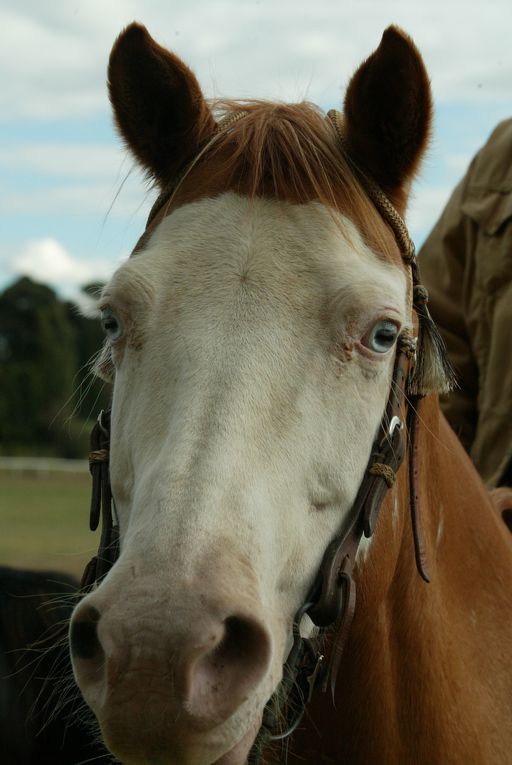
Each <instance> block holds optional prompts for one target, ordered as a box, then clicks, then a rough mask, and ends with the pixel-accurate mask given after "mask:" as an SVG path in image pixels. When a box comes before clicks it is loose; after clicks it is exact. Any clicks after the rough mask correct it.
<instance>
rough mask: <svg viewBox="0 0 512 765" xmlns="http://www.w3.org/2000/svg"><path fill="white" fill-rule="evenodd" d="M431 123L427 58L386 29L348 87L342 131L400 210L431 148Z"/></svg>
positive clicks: (396, 30) (350, 148) (398, 33)
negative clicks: (426, 151)
mask: <svg viewBox="0 0 512 765" xmlns="http://www.w3.org/2000/svg"><path fill="white" fill-rule="evenodd" d="M431 122H432V101H431V94H430V82H429V78H428V75H427V71H426V69H425V65H424V63H423V59H422V58H421V56H420V54H419V52H418V50H417V48H416V46H415V45H414V43H413V42H412V40H411V39H410V37H408V36H407V35H406V34H405V33H404V32H402V30H401V29H399V28H398V27H395V26H391V27H388V28H387V29H386V31H385V32H384V34H383V35H382V40H381V42H380V45H379V47H378V48H377V50H376V51H375V52H374V53H372V55H371V56H370V57H369V58H367V59H366V61H364V62H363V63H362V64H361V66H360V67H359V69H358V70H357V71H356V73H355V74H354V76H353V77H352V79H351V81H350V83H349V86H348V89H347V93H346V96H345V106H344V130H345V139H346V148H347V151H348V153H349V155H350V156H351V157H352V158H353V159H354V161H355V163H356V164H357V165H358V166H359V167H360V168H361V169H362V170H363V171H365V172H366V173H367V174H368V175H370V176H371V177H372V178H373V180H374V181H376V182H377V183H378V184H379V186H380V187H381V188H382V189H383V191H385V192H386V193H387V194H388V196H389V197H390V198H391V200H392V201H393V202H394V203H395V205H396V206H397V207H398V208H399V209H400V208H402V209H403V207H404V205H405V201H406V198H407V193H408V190H409V185H410V181H411V180H412V178H413V177H414V175H415V173H416V172H417V170H418V168H419V164H420V162H421V159H422V157H423V154H424V152H425V150H426V148H427V144H428V140H429V137H430V129H431Z"/></svg>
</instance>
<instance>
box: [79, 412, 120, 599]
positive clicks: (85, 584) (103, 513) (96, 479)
mask: <svg viewBox="0 0 512 765" xmlns="http://www.w3.org/2000/svg"><path fill="white" fill-rule="evenodd" d="M109 449H110V409H108V410H102V411H101V412H100V413H99V415H98V419H97V420H96V424H95V425H94V428H93V430H92V433H91V451H90V453H89V471H90V473H91V476H92V494H91V509H90V516H89V528H90V529H91V531H96V529H97V528H98V525H99V522H100V518H101V524H102V525H101V538H100V543H99V547H98V554H97V555H96V556H95V557H94V558H92V560H90V561H89V563H88V564H87V566H86V568H85V571H84V573H83V576H82V583H81V586H82V589H83V590H90V589H91V588H92V587H93V586H94V585H95V584H96V583H97V582H100V581H101V580H102V579H103V578H104V577H105V576H106V575H107V574H108V572H109V571H110V569H111V568H112V566H113V565H114V563H115V561H116V559H117V557H118V555H119V533H118V527H117V525H115V524H114V518H113V507H112V504H113V503H112V491H111V488H110V471H109Z"/></svg>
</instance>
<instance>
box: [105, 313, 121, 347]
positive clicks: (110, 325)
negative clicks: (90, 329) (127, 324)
mask: <svg viewBox="0 0 512 765" xmlns="http://www.w3.org/2000/svg"><path fill="white" fill-rule="evenodd" d="M101 326H102V327H103V331H104V333H105V334H106V336H107V337H108V339H109V340H111V341H112V342H114V341H115V340H119V338H120V337H121V335H122V334H123V325H122V324H121V322H120V321H119V319H118V318H117V316H116V315H115V314H114V313H113V312H112V311H111V310H110V308H103V309H102V311H101Z"/></svg>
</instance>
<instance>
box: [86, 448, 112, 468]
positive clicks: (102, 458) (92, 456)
mask: <svg viewBox="0 0 512 765" xmlns="http://www.w3.org/2000/svg"><path fill="white" fill-rule="evenodd" d="M108 456H109V455H108V449H97V450H96V451H93V452H89V465H93V464H95V463H97V462H108Z"/></svg>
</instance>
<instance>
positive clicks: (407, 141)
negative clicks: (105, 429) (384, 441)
mask: <svg viewBox="0 0 512 765" xmlns="http://www.w3.org/2000/svg"><path fill="white" fill-rule="evenodd" d="M109 86H110V97H111V101H112V105H113V110H114V114H115V119H116V122H117V125H118V128H119V130H120V133H121V135H122V137H123V138H124V140H125V142H126V144H127V146H128V148H129V149H130V151H131V152H132V154H133V156H134V157H135V158H136V160H138V162H139V163H140V164H141V165H142V166H143V168H144V169H145V170H146V171H147V173H148V175H149V176H150V177H151V178H152V179H153V180H154V182H155V183H156V185H157V187H158V189H159V192H160V193H159V198H158V201H157V203H156V205H155V207H154V209H153V211H152V214H151V215H150V219H149V221H148V226H147V228H146V231H145V232H144V234H143V236H142V237H141V239H140V241H139V242H138V244H137V246H136V247H135V249H134V251H133V253H132V256H131V257H130V258H129V260H128V261H127V262H126V263H124V264H123V265H122V266H121V267H120V268H119V269H118V270H117V272H116V273H115V274H114V276H113V277H112V279H111V280H110V282H109V283H108V284H107V286H106V287H105V289H104V291H103V294H102V297H101V300H100V306H99V307H100V309H101V312H102V321H103V325H104V328H105V332H106V335H107V340H106V346H105V350H104V353H103V355H102V358H101V361H100V363H99V364H98V373H99V374H101V375H103V376H106V377H108V378H109V379H112V380H113V401H112V414H111V453H110V482H111V486H112V494H113V498H114V502H115V513H116V522H117V524H118V529H119V535H120V554H119V557H118V559H117V561H116V562H115V565H113V567H112V568H111V570H110V571H109V573H108V574H107V576H106V577H105V578H103V579H102V581H101V582H100V583H99V585H98V586H97V587H95V588H94V589H93V590H92V591H91V592H89V594H87V595H86V597H84V599H83V600H82V601H81V603H80V604H79V605H78V607H77V608H76V610H75V614H74V617H73V624H72V631H71V637H72V651H73V662H74V669H75V674H76V677H77V680H78V683H79V685H80V688H81V690H82V692H83V694H84V697H85V699H86V701H87V702H88V704H89V705H90V706H91V707H92V709H93V711H94V713H95V715H96V717H97V719H98V721H99V724H100V726H101V729H102V733H103V736H104V738H105V741H106V743H107V745H108V746H109V748H110V749H111V751H112V752H113V753H114V754H115V755H116V756H117V757H119V758H120V759H121V760H122V761H123V762H124V763H126V765H142V763H152V765H168V764H170V763H176V764H178V763H179V765H212V763H216V764H217V765H241V764H242V763H244V762H245V761H246V759H247V756H248V753H249V751H250V749H251V747H252V745H253V742H254V740H255V737H256V735H257V733H258V730H259V729H260V726H261V725H262V718H263V715H264V710H265V707H266V705H267V703H268V700H269V699H270V698H271V697H272V696H273V694H274V693H275V692H276V689H278V687H279V684H280V682H281V680H282V677H283V666H284V665H285V663H286V660H287V657H288V656H289V654H290V650H291V647H292V645H293V640H294V630H295V631H296V630H297V624H296V621H297V614H298V613H299V612H301V609H302V607H303V606H304V604H305V602H306V601H307V598H308V595H309V593H310V592H311V590H312V587H314V584H315V581H316V578H317V572H318V570H319V567H320V565H321V562H322V559H323V557H324V553H325V550H326V548H327V547H328V546H329V544H330V543H331V542H332V540H333V539H335V538H336V537H337V535H339V533H340V530H342V529H343V528H344V527H345V525H346V524H347V522H348V519H349V517H350V513H351V508H352V507H353V505H354V501H355V500H356V497H357V495H358V490H359V487H360V485H361V482H362V480H363V477H364V474H365V470H366V468H367V465H368V460H369V457H370V452H371V450H372V444H373V443H374V441H375V437H376V434H377V433H378V431H379V427H380V425H381V421H382V418H383V415H384V413H385V410H386V403H387V401H388V399H389V396H390V388H391V387H392V377H393V369H394V363H395V355H396V347H397V339H398V338H399V337H400V336H403V335H404V334H409V336H410V337H414V335H415V334H416V330H417V320H416V319H415V312H414V311H413V284H412V281H411V278H410V266H409V264H408V263H404V260H403V257H402V253H401V251H400V247H399V246H398V245H397V239H396V235H395V233H394V231H393V228H392V227H390V226H389V225H388V222H386V221H385V220H384V218H383V216H382V214H381V213H380V212H379V211H378V210H377V209H376V206H375V204H374V202H372V200H371V199H370V197H369V196H368V190H367V188H366V187H365V183H364V182H363V181H362V180H361V179H362V178H371V181H372V183H373V184H375V185H376V186H377V187H378V188H379V189H380V190H381V191H382V192H383V193H384V194H385V195H386V197H387V198H388V199H389V200H390V202H391V206H392V208H394V209H395V210H396V211H397V212H398V213H399V214H403V212H404V210H405V207H406V203H407V197H408V193H409V188H410V184H411V181H412V179H413V177H414V175H415V174H416V172H417V169H418V167H419V164H420V161H421V158H422V156H423V153H424V151H425V148H426V145H427V142H428V137H429V131H430V123H431V102H430V90H429V83H428V77H427V75H426V72H425V68H424V65H423V62H422V60H421V57H420V55H419V53H418V51H417V50H416V48H415V46H414V44H413V43H412V41H411V40H410V39H409V38H408V37H407V36H406V35H405V34H404V33H402V32H401V31H400V30H399V29H397V28H395V27H390V28H389V29H387V30H386V31H385V33H384V35H383V38H382V41H381V43H380V45H379V47H378V49H377V50H376V51H375V52H374V53H373V54H372V55H371V56H370V57H369V58H368V59H367V60H366V61H365V62H363V64H362V65H361V66H360V68H359V69H358V70H357V71H356V73H355V74H354V76H353V77H352V79H351V81H350V83H349V86H348V89H347V93H346V98H345V103H344V109H343V115H342V116H341V115H335V118H333V119H326V118H325V117H324V115H323V114H321V113H320V111H319V110H318V109H317V108H316V107H313V106H312V105H309V104H295V105H286V104H275V103H267V102H258V101H251V102H241V103H234V102H228V103H226V104H223V105H219V104H215V105H211V104H209V103H207V101H206V100H205V98H204V97H203V94H202V93H201V90H200V87H199V85H198V83H197V80H196V78H195V77H194V75H193V74H192V72H191V71H190V70H189V69H188V68H187V67H186V66H185V64H184V63H183V62H182V61H180V60H179V59H178V58H177V57H176V56H175V55H173V54H172V53H170V52H169V51H167V50H165V49H163V48H162V47H160V46H159V45H157V43H156V42H154V41H153V40H152V38H151V37H150V36H149V34H148V33H147V31H146V30H145V29H144V28H143V27H141V26H139V25H137V24H133V25H131V26H130V27H128V28H127V29H126V30H125V31H124V32H123V33H122V34H121V35H120V37H119V38H118V40H117V41H116V43H115V45H114V48H113V50H112V53H111V58H110V65H109ZM369 544H370V542H366V543H363V545H362V546H361V547H360V555H359V563H360V565H361V566H363V567H364V563H365V557H366V554H367V552H368V546H369ZM393 545H395V547H394V546H393ZM398 545H399V537H397V538H396V540H395V542H393V543H391V545H390V549H389V550H388V555H387V557H386V559H385V560H383V561H382V569H381V573H380V577H379V581H380V585H379V586H380V587H385V586H386V581H387V578H388V577H389V576H390V575H391V573H390V572H391V571H392V568H393V561H394V560H396V557H397V555H398ZM386 567H387V568H386ZM300 629H301V631H302V633H303V634H304V635H306V634H307V633H308V631H311V629H312V623H311V621H309V622H308V619H307V618H306V619H303V620H302V623H301V625H300Z"/></svg>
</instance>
